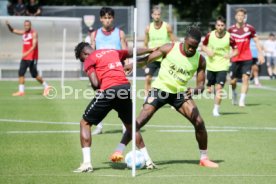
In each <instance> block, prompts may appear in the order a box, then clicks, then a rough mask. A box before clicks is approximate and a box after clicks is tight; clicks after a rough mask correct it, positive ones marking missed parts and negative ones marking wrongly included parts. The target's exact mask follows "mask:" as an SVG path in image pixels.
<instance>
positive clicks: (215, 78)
mask: <svg viewBox="0 0 276 184" xmlns="http://www.w3.org/2000/svg"><path fill="white" fill-rule="evenodd" d="M226 76H227V71H217V72H213V71H209V70H207V80H208V82H207V86H212V85H215V84H220V85H221V86H222V87H223V86H224V84H225V81H226Z"/></svg>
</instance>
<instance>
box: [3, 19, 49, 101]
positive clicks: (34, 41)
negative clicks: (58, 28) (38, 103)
mask: <svg viewBox="0 0 276 184" xmlns="http://www.w3.org/2000/svg"><path fill="white" fill-rule="evenodd" d="M6 24H7V26H8V28H9V30H10V32H12V33H14V34H18V35H22V39H23V50H22V53H23V54H22V59H21V62H20V67H19V71H18V75H19V91H18V92H16V93H13V94H12V95H13V96H24V94H25V91H24V83H25V77H24V76H25V73H26V71H27V69H28V68H29V69H30V73H31V76H32V77H33V78H35V79H36V80H37V81H38V82H39V83H41V84H42V85H43V86H44V92H43V95H44V96H47V95H48V93H49V90H50V86H48V84H47V83H46V82H45V81H44V80H43V79H42V77H41V76H39V75H38V71H37V60H38V34H37V32H36V31H35V30H33V29H32V23H31V21H29V20H25V21H24V30H18V29H13V27H12V26H11V25H10V24H9V22H8V21H6Z"/></svg>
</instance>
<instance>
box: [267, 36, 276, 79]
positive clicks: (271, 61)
mask: <svg viewBox="0 0 276 184" xmlns="http://www.w3.org/2000/svg"><path fill="white" fill-rule="evenodd" d="M264 51H265V56H266V66H267V73H268V75H269V77H270V79H273V77H274V79H276V41H275V35H274V34H273V33H270V34H269V37H268V40H266V41H265V42H264Z"/></svg>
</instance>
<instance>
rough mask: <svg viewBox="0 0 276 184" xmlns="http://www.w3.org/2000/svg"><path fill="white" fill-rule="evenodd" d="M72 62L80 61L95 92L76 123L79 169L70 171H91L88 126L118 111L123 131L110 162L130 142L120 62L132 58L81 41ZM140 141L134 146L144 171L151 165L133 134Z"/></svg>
mask: <svg viewBox="0 0 276 184" xmlns="http://www.w3.org/2000/svg"><path fill="white" fill-rule="evenodd" d="M150 52H152V50H151V49H145V48H142V49H137V55H142V54H146V53H150ZM75 55H76V59H80V61H81V62H84V71H85V72H86V73H87V76H88V77H89V80H90V82H91V86H92V88H93V89H94V90H97V91H96V95H95V98H94V99H93V100H92V101H91V102H90V104H89V105H88V106H87V108H86V110H85V112H84V114H83V119H82V120H81V121H80V140H81V147H82V154H83V162H82V164H81V166H80V167H79V168H78V169H76V170H75V171H74V172H92V171H93V167H92V164H91V142H92V136H91V127H92V125H97V124H98V123H100V122H101V121H102V120H103V118H104V117H105V116H106V115H107V114H108V113H109V112H110V111H111V110H112V109H114V110H116V111H117V112H118V117H119V118H120V119H121V120H122V122H123V124H124V126H125V127H126V129H127V130H126V131H125V133H124V135H123V138H122V140H121V142H120V144H119V145H118V146H117V148H116V150H115V152H114V153H113V154H112V155H111V157H110V159H111V161H113V162H119V161H121V160H122V159H123V151H124V149H125V147H126V145H127V144H128V143H129V142H130V140H131V139H132V136H131V134H132V99H131V92H130V83H129V81H128V80H127V78H126V75H125V73H124V68H123V64H122V63H123V61H124V60H125V59H126V58H127V57H132V50H129V51H127V50H114V49H103V50H94V49H93V48H91V46H90V45H89V44H88V43H85V42H81V43H79V44H78V45H77V46H76V47H75ZM136 137H137V138H139V140H140V142H139V144H137V147H138V148H139V149H140V151H141V152H142V153H143V155H144V157H145V159H146V166H147V168H148V169H153V167H154V164H153V162H152V160H151V158H150V157H149V155H148V152H147V149H146V147H145V144H144V141H143V138H142V137H141V134H140V132H139V131H138V132H137V133H136Z"/></svg>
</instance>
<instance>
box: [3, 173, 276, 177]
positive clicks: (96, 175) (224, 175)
mask: <svg viewBox="0 0 276 184" xmlns="http://www.w3.org/2000/svg"><path fill="white" fill-rule="evenodd" d="M81 175H83V174H61V175H58V174H16V173H15V174H12V175H11V174H10V175H8V174H7V175H5V174H0V177H34V176H41V177H45V176H46V177H49V176H52V177H74V176H77V177H79V176H81ZM92 175H93V177H120V178H130V177H131V176H127V175H115V174H95V173H93V174H92ZM137 177H139V178H176V177H204V178H205V177H232V178H239V177H276V175H272V174H271V175H268V174H221V175H216V174H211V175H194V174H191V175H189V174H179V175H178V174H172V175H154V176H145V175H139V173H138V175H137Z"/></svg>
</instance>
